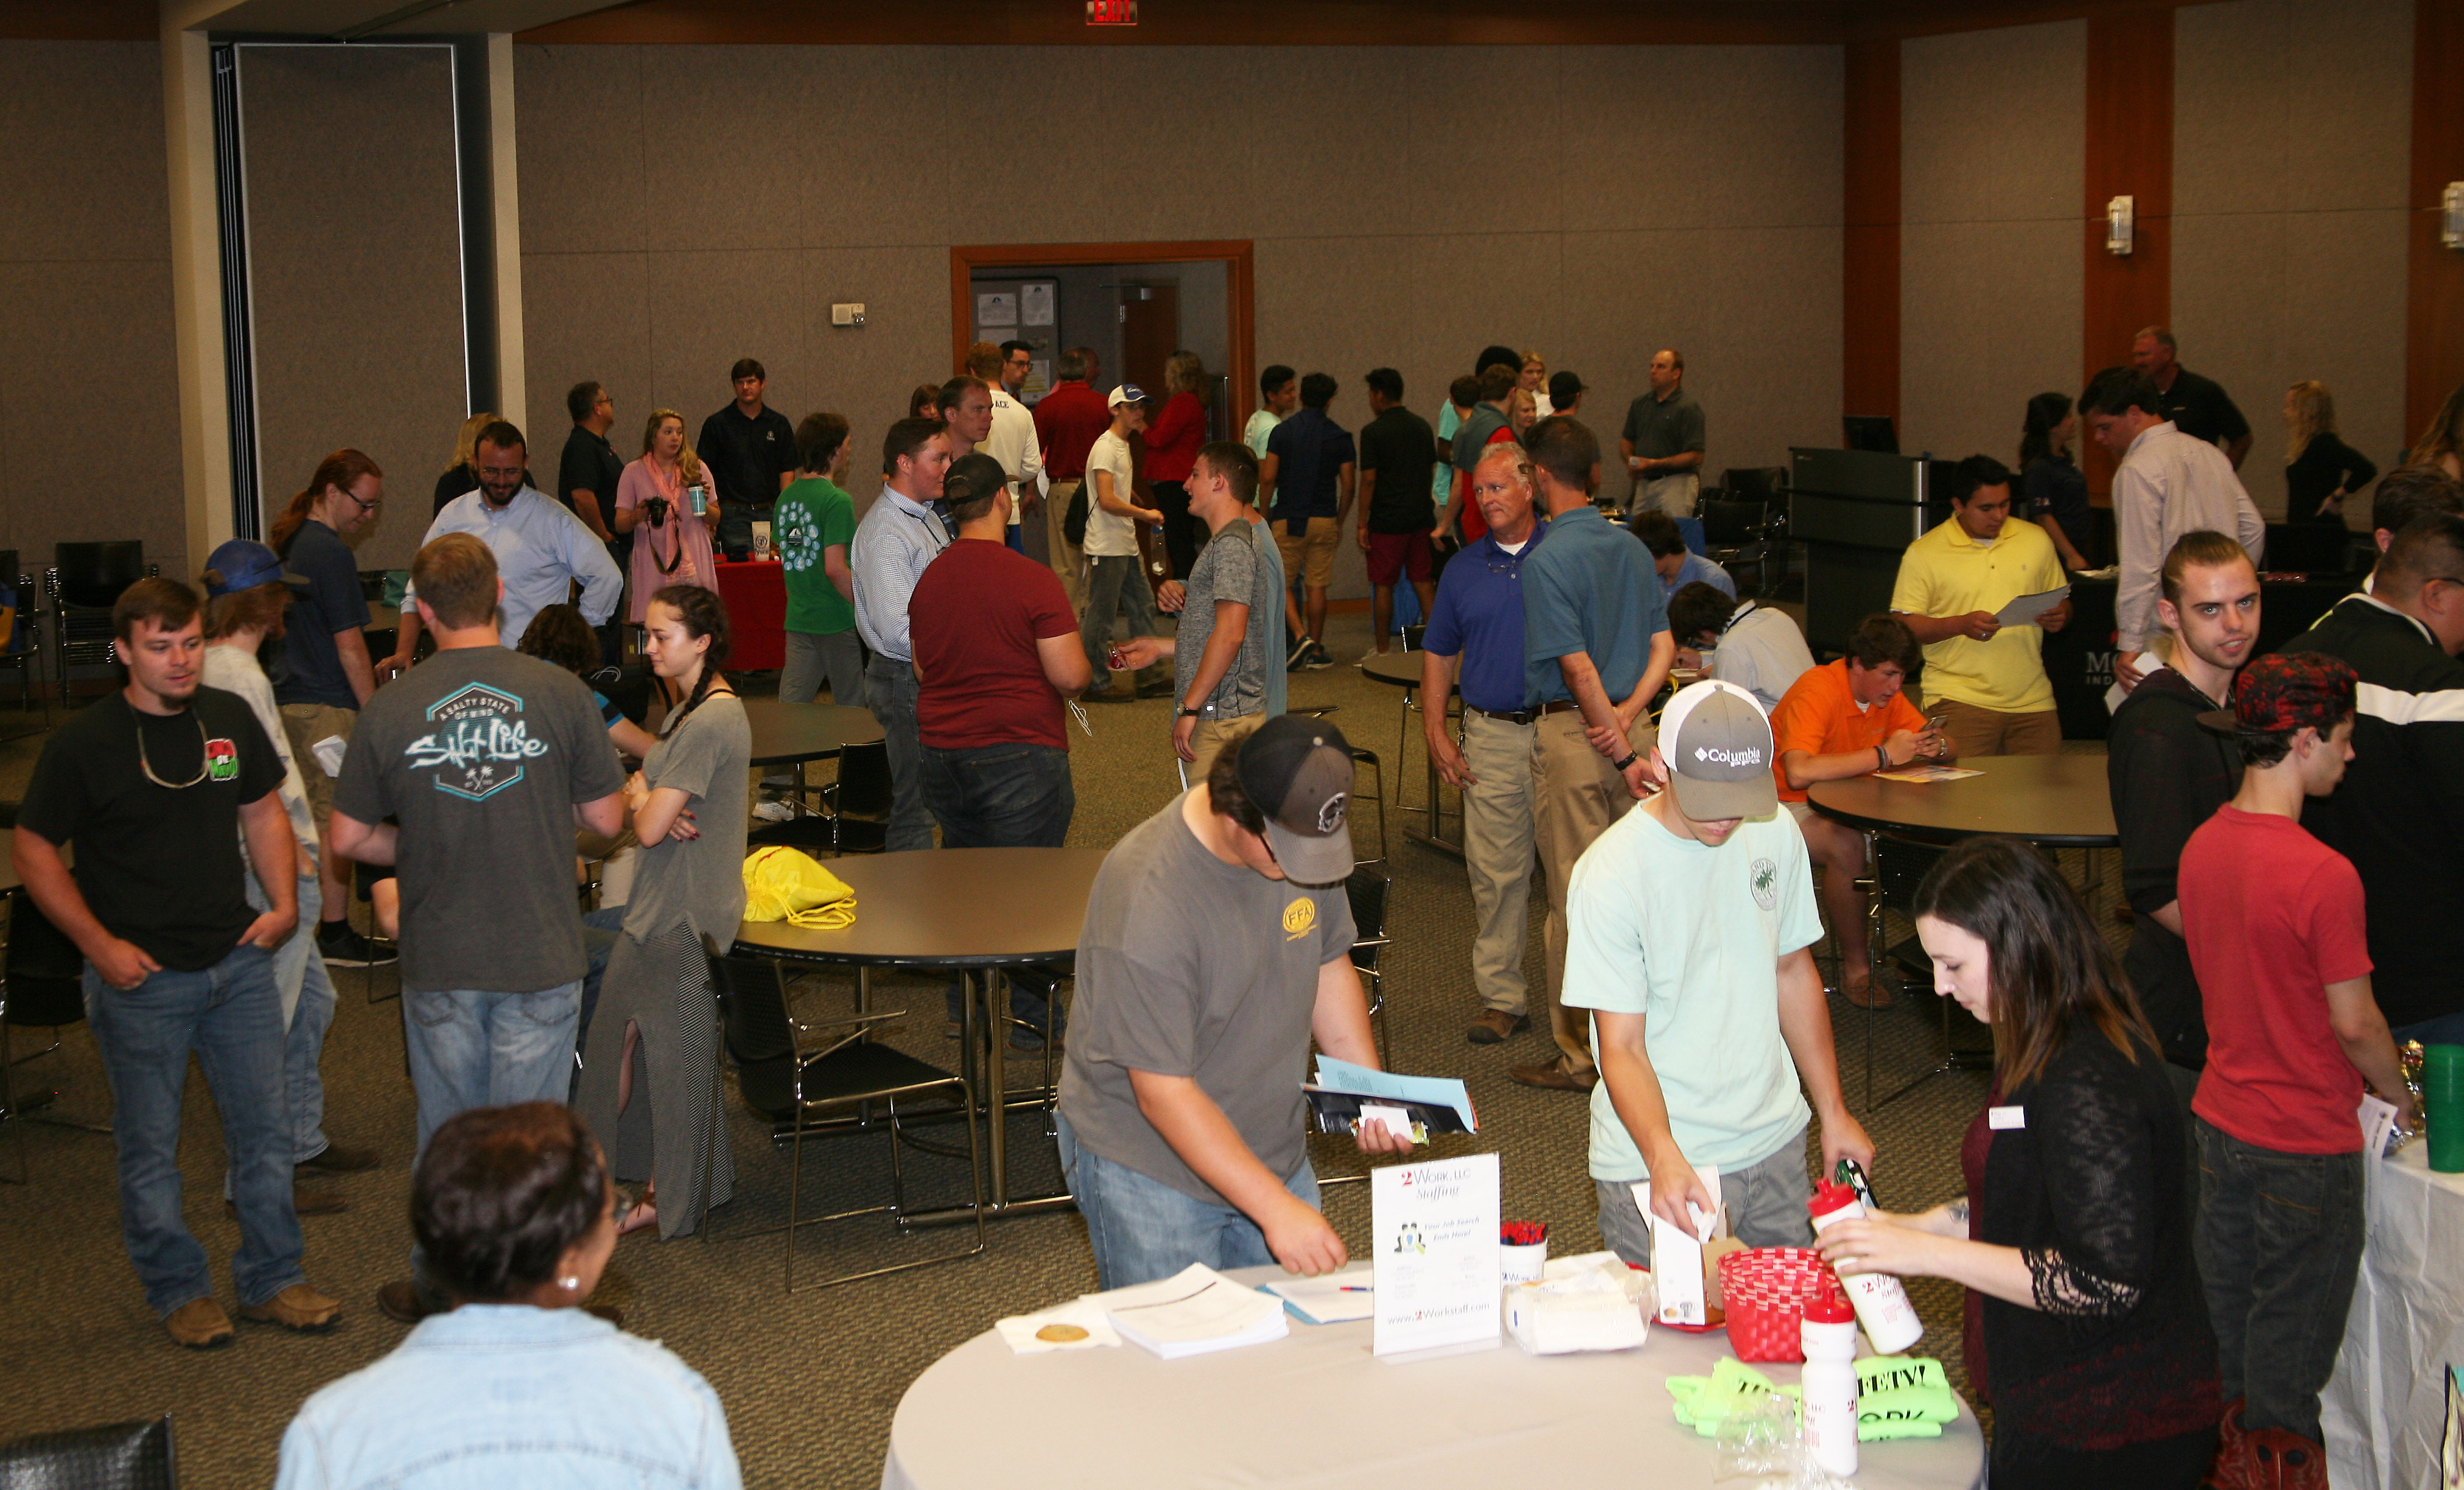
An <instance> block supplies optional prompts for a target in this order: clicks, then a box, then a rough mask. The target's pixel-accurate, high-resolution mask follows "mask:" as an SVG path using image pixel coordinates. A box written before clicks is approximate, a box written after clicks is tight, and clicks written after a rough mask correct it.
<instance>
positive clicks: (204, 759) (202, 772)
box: [137, 712, 213, 792]
mask: <svg viewBox="0 0 2464 1490" xmlns="http://www.w3.org/2000/svg"><path fill="white" fill-rule="evenodd" d="M188 717H189V718H190V719H193V720H195V721H196V725H197V774H196V775H195V776H192V777H190V778H187V780H185V781H165V780H164V779H163V778H161V777H159V776H156V775H155V774H154V763H153V762H152V761H150V760H148V759H146V758H145V723H144V721H143V720H142V719H141V720H139V721H138V724H137V769H138V770H140V771H143V772H144V773H145V779H147V780H148V781H151V782H153V783H154V784H155V785H156V786H159V787H162V788H164V789H165V790H166V791H173V792H185V791H187V789H188V788H189V787H192V786H194V785H196V784H197V783H198V782H200V781H202V780H204V779H205V778H206V776H207V774H208V773H209V772H210V771H211V770H212V769H213V762H212V760H211V759H210V758H209V756H207V754H206V721H205V719H204V718H203V717H201V716H200V715H198V714H196V713H195V712H190V713H189V715H188Z"/></svg>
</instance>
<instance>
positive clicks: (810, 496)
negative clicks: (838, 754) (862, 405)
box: [771, 414, 864, 708]
mask: <svg viewBox="0 0 2464 1490" xmlns="http://www.w3.org/2000/svg"><path fill="white" fill-rule="evenodd" d="M796 453H797V458H798V461H799V464H800V469H799V471H797V474H796V480H795V481H794V482H793V483H791V484H790V485H789V486H788V488H787V490H785V491H783V492H781V493H779V504H778V506H777V507H776V508H775V509H773V511H772V515H771V522H772V523H773V525H774V528H775V539H776V542H777V546H778V549H779V559H780V561H781V563H782V564H784V565H785V566H786V570H787V621H786V630H787V659H786V666H785V667H784V668H781V670H780V673H779V697H780V699H781V701H782V702H784V703H790V704H809V703H811V702H812V701H813V696H814V695H815V694H816V693H818V692H819V691H820V690H821V686H822V679H823V678H824V677H825V676H827V677H828V679H829V681H830V699H831V701H832V702H833V703H840V704H849V705H853V706H855V707H857V708H862V707H863V705H864V646H863V644H862V643H861V642H859V641H858V640H857V639H856V634H855V575H854V572H853V571H851V570H850V569H848V568H847V545H848V544H849V543H851V542H853V541H855V501H854V499H853V498H852V497H849V496H848V495H847V493H845V492H844V491H841V490H840V489H839V484H838V482H839V478H840V477H841V476H844V475H845V474H847V421H846V420H845V419H843V418H841V417H839V416H838V415H836V414H807V415H805V416H804V422H803V424H802V425H800V426H798V427H797V428H796Z"/></svg>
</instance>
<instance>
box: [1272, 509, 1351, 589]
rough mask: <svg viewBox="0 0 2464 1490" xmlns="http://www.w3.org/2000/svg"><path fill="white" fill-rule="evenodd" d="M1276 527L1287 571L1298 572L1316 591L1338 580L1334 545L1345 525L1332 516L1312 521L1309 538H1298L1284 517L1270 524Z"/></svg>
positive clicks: (1276, 541)
mask: <svg viewBox="0 0 2464 1490" xmlns="http://www.w3.org/2000/svg"><path fill="white" fill-rule="evenodd" d="M1270 526H1272V527H1273V528H1274V530H1275V548H1276V549H1277V551H1278V552H1280V553H1281V554H1282V555H1283V556H1284V573H1286V574H1287V575H1298V576H1300V577H1301V582H1302V583H1304V584H1306V585H1308V586H1309V588H1310V589H1312V590H1323V589H1325V588H1326V587H1327V586H1328V585H1330V584H1332V583H1333V582H1334V545H1335V540H1336V539H1338V538H1340V537H1343V524H1342V522H1340V521H1339V520H1337V519H1336V518H1332V517H1312V518H1310V519H1309V537H1301V538H1296V537H1292V535H1291V530H1290V529H1289V528H1287V526H1286V525H1285V524H1284V522H1283V521H1282V519H1280V518H1278V519H1276V520H1275V521H1274V522H1273V523H1272V524H1270Z"/></svg>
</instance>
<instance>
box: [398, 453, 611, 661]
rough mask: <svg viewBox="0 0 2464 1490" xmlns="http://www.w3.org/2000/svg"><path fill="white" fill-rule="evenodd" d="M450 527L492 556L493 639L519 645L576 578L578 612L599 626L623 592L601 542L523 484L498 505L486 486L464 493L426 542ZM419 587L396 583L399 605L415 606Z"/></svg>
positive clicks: (423, 543) (558, 505)
mask: <svg viewBox="0 0 2464 1490" xmlns="http://www.w3.org/2000/svg"><path fill="white" fill-rule="evenodd" d="M449 533H467V534H470V535H471V536H472V537H475V538H477V539H478V540H479V541H480V542H482V543H485V544H487V545H488V549H489V551H490V552H491V553H493V554H495V556H496V577H497V578H498V579H500V580H502V581H505V598H504V600H503V601H502V602H501V603H500V604H499V606H498V608H499V609H500V610H501V611H502V612H503V615H504V619H503V622H502V628H501V629H500V630H499V632H498V634H497V638H496V639H497V641H498V642H500V643H502V644H503V645H504V646H518V645H519V644H520V642H521V639H522V632H523V631H524V630H526V629H528V627H529V626H530V624H531V618H532V617H533V616H536V615H538V614H539V612H540V611H542V610H545V609H546V608H547V607H548V606H550V605H561V604H563V603H564V601H565V597H566V595H568V594H569V593H570V591H569V589H568V588H567V587H568V586H569V585H570V584H571V582H572V581H576V580H579V581H582V615H583V619H584V620H586V621H588V622H589V623H590V624H592V625H594V626H595V625H599V624H602V623H604V622H605V621H606V619H607V618H608V617H609V616H612V615H614V614H615V613H616V603H617V601H619V600H620V599H622V598H623V597H624V594H625V577H624V576H623V575H621V574H619V573H617V572H616V560H614V559H610V558H608V557H607V545H606V544H605V543H603V542H601V541H600V540H599V536H598V535H597V534H595V533H592V532H591V531H590V530H589V529H588V528H585V527H583V525H582V519H581V518H579V517H576V516H575V515H573V514H572V513H570V512H568V511H566V510H565V507H564V505H563V504H562V503H561V502H559V501H558V500H557V499H556V498H554V497H552V496H547V495H545V494H543V493H539V492H538V491H536V490H534V489H532V488H530V487H524V488H522V489H521V490H520V491H519V492H517V493H514V499H513V500H512V501H510V502H507V503H506V504H505V505H504V506H503V507H501V508H499V507H493V506H490V505H489V502H488V493H485V492H478V491H473V492H466V493H463V494H462V495H460V496H457V497H455V498H454V499H453V500H451V501H450V502H448V503H446V504H445V510H444V511H443V512H441V513H438V514H437V515H436V520H435V521H434V522H431V523H429V525H428V536H427V537H423V538H421V539H420V540H419V542H420V546H421V547H423V548H425V547H427V546H428V545H429V544H430V543H432V542H434V541H436V540H437V539H438V538H441V537H444V536H445V535H447V534H449ZM418 600H419V597H418V594H417V592H416V591H415V590H414V589H413V588H412V587H411V586H409V585H405V586H403V591H402V608H403V609H404V610H405V611H406V612H407V611H409V610H412V609H414V608H416V606H417V604H418Z"/></svg>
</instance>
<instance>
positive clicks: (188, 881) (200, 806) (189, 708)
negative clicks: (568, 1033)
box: [15, 580, 341, 1349]
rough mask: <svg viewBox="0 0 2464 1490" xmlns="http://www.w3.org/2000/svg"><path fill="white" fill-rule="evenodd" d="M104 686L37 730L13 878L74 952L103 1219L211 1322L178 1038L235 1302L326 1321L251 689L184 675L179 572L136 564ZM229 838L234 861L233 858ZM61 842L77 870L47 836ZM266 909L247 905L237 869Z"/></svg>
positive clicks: (220, 1337) (158, 1295) (218, 1341)
mask: <svg viewBox="0 0 2464 1490" xmlns="http://www.w3.org/2000/svg"><path fill="white" fill-rule="evenodd" d="M111 619H112V634H113V636H114V638H115V641H114V643H113V650H114V652H115V653H116V654H117V655H118V656H119V659H120V661H121V663H122V664H123V665H124V666H125V667H126V668H127V669H128V682H127V684H126V686H125V687H123V688H121V690H120V691H119V692H117V693H113V694H111V695H109V696H107V697H104V698H102V699H100V700H99V701H97V702H96V703H95V704H94V705H92V706H91V707H90V708H87V709H85V710H83V711H81V712H77V713H74V714H71V715H70V716H69V718H68V721H67V722H66V723H65V724H62V725H61V726H60V727H59V729H58V730H56V731H55V732H54V733H53V734H52V737H51V738H50V739H49V740H48V741H46V742H45V743H44V746H43V754H42V757H41V759H39V760H38V761H36V762H35V765H34V778H33V784H32V785H31V787H30V788H29V789H28V791H27V794H26V805H25V806H24V807H23V808H22V809H21V810H20V811H19V813H18V817H17V827H16V837H15V857H16V865H17V872H18V873H19V875H21V876H22V877H23V879H24V881H25V885H26V892H27V894H29V895H30V896H32V897H33V902H34V904H35V905H36V906H37V907H38V908H40V909H41V910H42V912H43V914H44V915H45V916H46V917H48V918H49V919H50V920H51V922H52V924H53V925H54V926H55V927H57V928H59V930H60V931H62V932H63V933H64V934H65V935H67V936H68V938H69V939H70V940H71V941H74V942H76V943H77V951H78V952H80V953H84V955H85V973H84V985H85V1006H86V1019H87V1027H88V1028H89V1029H90V1030H91V1031H92V1032H93V1034H94V1043H95V1048H96V1050H97V1051H98V1052H99V1053H100V1055H101V1057H102V1068H103V1073H104V1075H105V1076H106V1077H107V1078H108V1079H109V1081H110V1083H111V1100H112V1135H113V1137H114V1139H115V1140H117V1142H118V1144H119V1149H120V1230H121V1237H122V1238H123V1239H124V1240H125V1241H126V1242H127V1245H128V1260H129V1261H130V1262H131V1263H133V1264H135V1266H136V1269H137V1276H138V1278H139V1280H140V1281H141V1282H143V1284H144V1286H145V1302H146V1303H147V1304H151V1305H152V1306H153V1308H154V1312H155V1314H156V1315H157V1316H158V1317H160V1318H161V1319H162V1321H163V1323H164V1327H165V1329H167V1330H169V1331H170V1335H171V1338H172V1339H173V1340H175V1341H177V1342H178V1343H179V1344H181V1345H184V1346H188V1347H190V1348H200V1349H202V1348H208V1347H211V1346H219V1345H223V1344H227V1343H228V1342H229V1341H230V1340H231V1319H230V1317H229V1316H228V1315H226V1314H224V1313H223V1308H222V1305H221V1304H218V1303H216V1302H215V1300H214V1292H213V1275H212V1273H211V1271H210V1270H209V1267H208V1265H207V1261H206V1249H205V1248H204V1247H202V1246H200V1245H199V1244H198V1242H197V1238H195V1237H194V1236H192V1235H190V1233H189V1231H188V1227H187V1221H186V1220H185V1219H184V1218H183V1217H182V1216H181V1211H180V1161H179V1150H180V1113H181V1097H182V1092H183V1089H184V1088H185V1087H186V1086H187V1078H188V1057H189V1054H190V1053H191V1052H194V1053H195V1054H196V1055H197V1057H198V1058H199V1059H200V1061H201V1062H202V1063H203V1065H204V1068H205V1070H206V1073H207V1082H208V1084H209V1085H210V1086H211V1087H212V1088H213V1098H214V1106H215V1107H218V1108H219V1109H220V1110H221V1114H222V1122H223V1146H224V1149H225V1151H226V1153H227V1155H228V1157H229V1160H230V1165H231V1186H232V1188H231V1201H232V1205H233V1207H234V1209H235V1210H236V1212H237V1214H238V1216H239V1230H240V1245H239V1251H238V1253H237V1254H236V1255H235V1256H234V1257H233V1258H232V1259H231V1280H232V1282H234V1283H235V1284H236V1285H237V1292H238V1295H239V1304H240V1310H239V1312H240V1317H241V1318H242V1319H248V1320H257V1321H262V1322H264V1323H268V1324H276V1325H283V1326H289V1327H290V1328H293V1329H322V1328H324V1327H326V1326H330V1325H331V1324H333V1323H334V1320H335V1318H336V1317H337V1316H338V1315H339V1314H340V1313H341V1305H340V1304H336V1303H335V1302H334V1301H333V1300H332V1299H329V1298H327V1297H325V1296H324V1295H323V1294H320V1293H319V1292H317V1291H316V1290H315V1289H313V1288H311V1287H309V1286H308V1280H307V1276H306V1275H305V1274H304V1273H302V1272H301V1271H300V1268H299V1257H300V1250H301V1247H300V1239H299V1216H298V1214H297V1211H295V1210H294V1209H293V1203H292V1201H293V1197H292V1180H291V1132H290V1118H289V1107H288V1106H287V1104H286V1103H285V1102H284V1100H283V1084H282V1047H283V1019H282V999H281V996H280V994H279V993H278V992H277V991H276V989H275V976H274V949H275V947H276V946H279V945H280V944H281V942H282V940H283V938H284V937H286V936H290V935H294V934H297V932H296V929H297V923H298V919H299V905H298V894H297V878H296V874H297V866H296V862H295V859H294V853H295V850H294V847H293V841H292V831H291V819H290V816H289V814H288V813H287V812H285V811H284V809H283V805H282V797H281V793H280V791H279V790H278V788H279V787H280V786H281V785H282V757H281V756H279V755H277V754H276V753H275V748H274V742H273V741H272V740H271V739H268V738H267V737H266V734H265V730H264V727H263V726H261V725H259V724H258V723H257V721H256V715H255V713H254V712H252V711H251V710H250V708H249V706H248V704H247V702H246V701H245V700H243V699H241V698H240V697H239V696H238V695H236V694H232V693H226V692H224V691H222V690H219V689H210V688H203V687H200V686H199V684H198V679H199V677H200V676H201V675H202V674H203V672H204V668H205V652H206V647H205V631H204V626H203V623H202V619H201V617H200V616H199V613H198V606H197V596H196V592H195V591H193V590H191V589H189V588H188V587H187V585H185V584H181V583H178V582H176V581H170V580H140V581H137V582H136V583H135V584H132V585H130V586H129V587H128V589H127V590H126V591H125V592H123V593H122V594H121V597H120V601H119V603H117V604H116V605H114V606H113V607H112V618H111ZM243 839H244V840H245V843H246V846H247V863H246V864H245V865H243V864H242V862H241V844H242V842H243ZM63 847H73V848H74V849H75V850H76V853H77V869H76V871H75V873H74V874H72V873H71V871H70V870H69V868H68V866H67V864H66V863H65V861H64V860H63V859H62V857H61V854H60V850H61V848H63ZM250 869H253V870H254V871H255V874H256V880H257V883H258V884H259V885H261V886H263V887H265V895H266V899H267V900H268V901H269V902H271V909H267V910H266V911H265V912H264V913H262V914H259V913H257V912H256V911H253V910H251V909H249V905H248V894H247V880H248V871H249V870H250Z"/></svg>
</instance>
